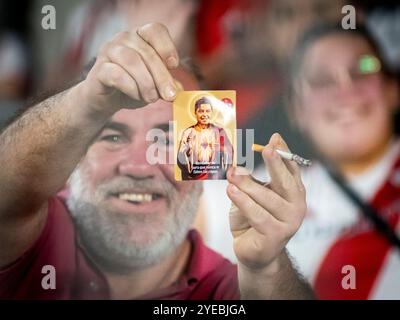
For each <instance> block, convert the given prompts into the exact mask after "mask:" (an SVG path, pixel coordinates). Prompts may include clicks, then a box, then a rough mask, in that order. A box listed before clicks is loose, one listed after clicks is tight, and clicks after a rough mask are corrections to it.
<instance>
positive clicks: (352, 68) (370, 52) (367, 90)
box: [288, 24, 400, 299]
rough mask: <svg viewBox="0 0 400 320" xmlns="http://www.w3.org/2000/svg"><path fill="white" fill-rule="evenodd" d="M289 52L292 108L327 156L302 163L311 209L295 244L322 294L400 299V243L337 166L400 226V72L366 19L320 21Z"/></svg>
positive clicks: (327, 296) (299, 123)
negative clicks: (397, 118)
mask: <svg viewBox="0 0 400 320" xmlns="http://www.w3.org/2000/svg"><path fill="white" fill-rule="evenodd" d="M291 61H292V64H291V75H290V77H291V85H290V92H289V103H290V106H291V109H290V110H291V114H292V117H293V119H294V121H295V123H296V125H297V126H298V127H299V128H300V130H301V131H302V132H303V133H304V134H305V135H306V136H307V137H308V138H309V140H310V141H311V142H312V144H313V146H314V147H315V149H316V151H317V154H319V155H320V157H319V159H322V160H321V161H316V162H315V163H314V165H313V166H312V167H311V168H309V169H305V170H304V171H303V172H302V173H303V175H302V176H303V179H304V183H305V187H306V191H307V204H308V213H307V215H306V218H305V222H304V224H303V225H302V227H301V228H300V230H299V232H298V233H297V234H296V236H295V237H294V238H293V239H292V240H291V241H290V243H289V246H288V248H289V250H290V252H291V253H292V254H293V255H294V257H295V258H296V261H297V262H298V264H299V266H300V269H301V270H302V271H303V272H304V274H305V275H306V277H307V278H308V279H309V281H310V282H311V283H312V285H313V288H314V290H315V292H316V295H317V297H318V298H322V299H386V298H388V299H399V298H400V277H399V270H400V251H399V248H398V247H396V246H394V245H392V243H391V242H390V241H389V240H388V238H387V236H385V235H383V234H382V233H381V232H379V231H378V229H377V227H376V225H375V223H373V222H372V221H371V220H370V219H368V218H366V216H365V214H364V213H365V211H364V210H362V209H361V208H360V207H359V206H358V205H356V204H355V202H354V201H353V200H351V198H350V197H349V196H348V192H345V191H343V188H342V187H340V184H338V183H337V182H336V181H337V180H336V179H333V178H332V177H333V176H332V175H331V174H330V173H329V172H332V170H333V171H334V172H336V174H339V175H340V176H341V177H342V179H343V180H344V182H345V184H347V185H348V186H349V187H350V188H351V190H352V191H353V192H355V194H356V195H357V196H358V197H359V198H360V199H361V200H362V201H363V202H364V203H365V204H367V205H369V206H371V207H372V208H373V209H375V210H376V213H377V215H379V216H380V217H381V218H382V219H383V220H384V221H386V223H387V224H388V225H389V227H390V228H391V229H392V231H393V232H395V233H397V234H399V230H400V224H399V218H400V207H399V206H398V203H399V200H400V179H399V177H400V141H399V139H398V137H397V136H396V134H395V130H394V115H395V113H396V111H397V110H398V107H399V102H400V100H399V82H398V79H397V78H396V77H395V76H394V75H393V74H392V73H391V72H390V70H389V69H388V68H387V66H386V63H385V61H384V59H383V57H382V55H381V53H380V50H379V48H378V47H377V45H376V43H375V41H374V39H373V38H372V37H371V36H370V34H369V33H368V31H367V30H366V29H365V28H364V27H362V26H357V28H356V29H355V30H344V29H343V28H341V26H340V25H330V24H322V25H315V26H313V27H312V28H310V30H308V31H307V32H306V33H305V34H304V35H303V36H302V38H301V39H300V41H299V43H298V45H297V47H296V49H295V50H294V53H293V55H292V58H291ZM327 168H329V170H328V169H327ZM346 276H347V277H346Z"/></svg>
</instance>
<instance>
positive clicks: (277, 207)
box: [227, 134, 314, 299]
mask: <svg viewBox="0 0 400 320" xmlns="http://www.w3.org/2000/svg"><path fill="white" fill-rule="evenodd" d="M277 148H279V149H281V150H288V148H287V145H286V143H285V142H284V141H283V139H282V138H281V137H280V136H279V135H278V134H274V135H273V136H272V137H271V140H270V141H269V144H268V145H267V146H266V147H265V148H264V150H263V158H264V161H265V164H266V167H267V168H268V171H269V174H270V176H271V183H270V184H269V185H268V186H264V185H260V184H259V183H258V182H256V181H254V180H253V179H252V178H251V177H250V176H249V175H248V174H247V173H246V172H243V170H241V169H243V168H231V169H230V170H229V171H228V180H229V182H230V184H229V186H228V189H227V192H228V196H229V198H230V199H231V200H232V209H231V212H230V224H231V231H232V235H233V239H234V251H235V254H236V256H237V258H238V275H239V287H240V293H241V297H242V298H243V299H312V298H314V295H313V292H312V290H311V288H310V286H309V285H308V283H307V282H306V281H305V280H304V279H303V278H302V277H301V275H300V274H299V273H298V272H297V271H296V270H295V268H294V267H293V265H292V262H291V261H290V259H289V257H288V254H287V251H286V249H285V246H286V244H287V242H288V241H289V240H290V238H291V237H292V236H293V235H294V234H295V232H296V231H297V230H298V228H299V227H300V225H301V222H302V221H303V218H304V215H305V212H306V201H305V190H304V186H303V184H302V181H301V178H300V171H299V168H298V166H297V165H296V164H295V163H294V162H290V161H284V160H282V159H281V157H280V156H279V155H278V154H277V153H276V152H275V151H274V149H277ZM235 173H236V174H235Z"/></svg>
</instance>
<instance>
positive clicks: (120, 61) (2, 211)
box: [0, 24, 179, 267]
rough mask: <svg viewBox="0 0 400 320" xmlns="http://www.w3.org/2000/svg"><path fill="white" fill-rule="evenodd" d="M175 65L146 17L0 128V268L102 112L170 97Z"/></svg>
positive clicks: (161, 33) (32, 230)
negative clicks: (81, 72) (62, 86)
mask: <svg viewBox="0 0 400 320" xmlns="http://www.w3.org/2000/svg"><path fill="white" fill-rule="evenodd" d="M178 64H179V58H178V54H177V52H176V49H175V46H174V44H173V43H172V40H171V37H170V35H169V33H168V31H167V29H166V28H165V27H164V26H163V25H161V24H148V25H145V26H143V27H141V28H139V29H137V30H136V31H134V32H124V33H120V34H118V35H117V36H115V38H114V39H113V40H112V41H111V42H109V43H107V44H106V45H104V46H103V48H102V49H101V51H100V53H99V55H98V57H97V59H96V63H95V65H94V66H93V68H92V69H91V70H90V72H89V74H88V76H87V77H86V79H85V80H83V81H82V82H80V83H79V84H77V85H76V86H74V87H72V88H70V89H67V90H65V91H64V92H61V93H59V94H57V95H54V96H52V97H50V98H48V99H46V100H44V101H43V102H40V103H38V104H37V105H35V106H32V107H31V108H30V109H29V110H27V111H26V112H25V113H24V114H23V115H22V116H21V117H19V118H18V119H17V120H16V121H15V122H14V123H12V124H11V125H10V126H8V127H7V129H6V130H4V131H3V132H2V134H1V135H0V167H1V168H2V170H0V189H1V196H0V243H2V250H1V252H0V267H1V266H4V265H7V264H9V263H10V262H12V261H14V260H15V259H16V258H18V257H19V256H20V255H21V254H22V253H23V252H24V251H26V250H27V249H28V248H29V247H31V246H32V243H34V241H35V240H36V239H37V238H38V237H39V235H40V233H41V231H42V229H43V226H44V225H45V222H46V218H47V200H48V199H49V198H50V197H52V196H54V195H55V194H56V193H57V192H58V191H59V190H60V189H61V188H62V187H63V186H64V185H65V182H66V181H67V179H68V177H69V176H70V175H71V173H72V171H73V169H74V168H75V167H76V165H77V164H78V162H79V160H80V159H82V156H84V154H85V153H86V151H87V148H88V147H89V145H90V143H91V142H92V141H93V139H94V138H96V136H97V135H98V133H99V131H100V130H101V128H102V127H103V126H104V124H105V123H106V122H107V121H108V120H109V118H110V116H111V115H112V114H113V113H115V112H117V111H118V110H119V109H121V108H138V107H142V106H144V105H146V104H148V102H153V101H155V100H157V99H159V98H162V99H164V100H167V101H172V100H173V99H174V98H175V95H176V90H177V87H179V83H177V82H176V81H175V80H174V79H173V77H172V75H171V73H170V69H173V68H176V67H177V66H178Z"/></svg>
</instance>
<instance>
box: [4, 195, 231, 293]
mask: <svg viewBox="0 0 400 320" xmlns="http://www.w3.org/2000/svg"><path fill="white" fill-rule="evenodd" d="M188 239H189V240H190V242H191V244H192V246H191V255H190V260H189V264H188V268H187V271H186V272H185V274H184V275H182V276H181V278H180V279H179V280H178V281H177V282H176V283H175V284H173V285H172V286H170V287H168V288H164V289H161V290H157V291H154V292H151V293H149V294H147V295H146V296H143V297H141V299H180V300H186V299H192V300H194V299H216V300H221V299H238V298H239V293H238V292H239V291H238V282H237V269H236V266H235V265H233V264H231V263H230V262H229V261H228V260H227V259H225V258H223V257H222V256H221V255H219V254H218V253H216V252H214V251H212V250H211V249H209V248H208V247H206V246H205V244H204V243H203V241H202V239H201V236H200V234H199V233H198V232H197V231H195V230H192V231H190V232H189V233H188ZM46 265H51V266H54V268H55V271H56V288H55V289H43V287H42V279H43V278H44V277H46V275H48V274H49V271H48V269H47V271H46V269H42V268H43V267H44V266H46ZM42 270H43V273H42ZM45 279H46V278H45ZM44 282H45V281H44ZM0 299H51V300H53V299H110V291H109V287H108V283H107V281H106V279H105V277H104V275H103V274H102V273H101V271H100V270H98V269H97V268H96V267H95V266H94V265H93V264H92V263H91V261H90V260H89V259H88V258H87V257H86V255H85V253H84V250H82V248H81V247H80V246H79V244H78V241H77V235H76V231H75V228H74V224H73V221H72V219H71V216H70V214H69V213H68V210H67V208H66V206H65V205H64V203H63V202H62V201H61V200H60V199H59V198H57V197H55V198H52V199H50V200H49V207H48V219H47V222H46V225H45V227H44V229H43V232H42V234H41V235H40V237H39V239H38V240H37V241H36V243H35V244H34V245H33V246H32V247H31V248H30V249H29V250H28V251H26V252H25V253H24V254H23V255H22V256H21V257H20V258H19V259H17V260H16V261H15V262H13V263H12V264H10V265H8V266H6V267H5V268H2V269H0Z"/></svg>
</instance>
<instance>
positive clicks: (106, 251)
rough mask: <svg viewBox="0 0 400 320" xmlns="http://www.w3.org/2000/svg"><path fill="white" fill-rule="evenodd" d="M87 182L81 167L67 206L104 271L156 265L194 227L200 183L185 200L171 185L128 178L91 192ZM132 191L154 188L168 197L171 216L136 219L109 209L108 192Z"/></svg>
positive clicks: (82, 239)
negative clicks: (106, 201)
mask: <svg viewBox="0 0 400 320" xmlns="http://www.w3.org/2000/svg"><path fill="white" fill-rule="evenodd" d="M85 181H87V180H86V179H85V178H84V177H82V172H81V170H80V168H79V167H78V168H77V169H75V171H74V172H73V174H72V175H71V178H70V181H69V182H70V192H71V193H70V196H69V198H68V201H67V205H68V208H69V210H70V212H71V215H72V217H73V220H74V222H75V225H76V229H77V233H78V235H79V240H80V242H81V243H82V245H83V247H84V249H85V250H86V252H87V254H88V255H89V256H90V257H91V258H92V259H93V260H94V262H96V264H98V265H99V266H100V267H101V268H102V269H104V270H107V271H109V272H116V273H128V272H130V271H132V270H138V269H143V268H146V267H149V266H151V265H154V264H156V263H158V262H160V261H161V260H162V259H163V258H164V257H166V256H168V255H169V254H171V253H172V252H173V251H174V250H175V249H176V248H177V247H178V246H179V245H180V244H182V243H183V241H184V239H185V238H186V236H187V233H188V230H189V228H190V226H191V224H192V223H193V220H194V217H195V215H196V212H197V208H198V202H199V198H200V195H201V192H202V187H201V184H195V185H194V186H193V188H192V189H191V190H190V192H187V193H186V194H185V196H184V197H182V196H181V195H180V194H179V193H178V192H177V191H176V189H175V188H174V186H173V185H172V184H171V183H169V182H168V181H165V182H164V181H162V182H159V181H150V180H149V181H142V180H134V179H133V178H129V177H119V178H115V179H114V180H113V181H111V182H106V183H104V184H102V185H99V186H96V188H95V190H94V191H91V190H90V187H89V186H88V185H87V183H86V182H85ZM155 186H157V187H155ZM129 187H135V188H136V189H137V188H139V189H144V190H146V189H154V188H156V190H157V191H160V192H161V193H162V194H164V195H165V197H166V199H167V202H168V210H167V212H162V213H161V215H155V216H154V215H150V216H147V215H145V216H143V215H141V216H138V215H135V214H131V215H127V214H123V213H119V212H116V211H113V210H110V209H109V208H107V206H106V204H105V203H104V199H105V195H106V194H108V193H109V192H110V191H112V192H114V191H115V190H121V188H129ZM135 229H136V230H137V232H136V233H135ZM139 231H140V232H139ZM140 233H142V234H143V233H145V236H146V239H145V240H143V237H142V238H140V236H139V235H137V234H140ZM135 235H137V236H136V238H135Z"/></svg>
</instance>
